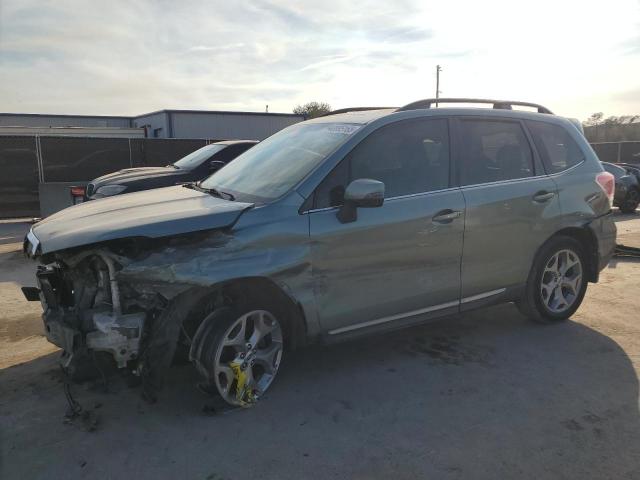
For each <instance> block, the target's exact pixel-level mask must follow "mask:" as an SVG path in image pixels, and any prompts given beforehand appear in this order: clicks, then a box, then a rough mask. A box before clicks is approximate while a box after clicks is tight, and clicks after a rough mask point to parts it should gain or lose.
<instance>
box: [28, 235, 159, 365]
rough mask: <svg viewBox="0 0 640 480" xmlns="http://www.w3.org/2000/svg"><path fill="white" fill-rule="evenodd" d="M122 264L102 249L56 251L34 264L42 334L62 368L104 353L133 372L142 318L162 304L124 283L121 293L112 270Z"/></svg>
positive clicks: (141, 328) (139, 348) (106, 250)
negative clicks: (59, 355)
mask: <svg viewBox="0 0 640 480" xmlns="http://www.w3.org/2000/svg"><path fill="white" fill-rule="evenodd" d="M127 262H128V259H126V258H124V257H120V256H118V255H117V254H115V253H113V252H112V251H110V250H109V249H107V248H101V249H92V250H87V251H84V252H81V253H78V254H75V255H56V258H55V261H54V262H52V263H49V264H47V265H45V266H40V267H38V271H37V279H38V285H39V289H40V301H41V303H42V307H43V312H44V313H43V321H44V326H45V334H46V336H47V338H48V340H49V341H50V342H51V343H53V344H55V345H57V346H58V347H60V348H62V349H63V350H64V353H63V358H62V364H63V366H64V367H66V368H72V369H73V368H74V367H75V366H77V365H78V361H80V360H82V359H83V357H86V356H87V354H88V352H90V351H94V352H107V353H109V354H110V355H111V356H112V357H113V359H114V361H115V363H116V364H117V366H118V368H125V367H129V368H130V369H131V370H132V371H137V369H138V367H139V365H138V360H139V358H140V350H141V347H142V340H143V337H144V334H145V326H146V322H147V319H148V317H149V315H153V310H154V308H153V307H154V306H155V307H156V309H159V308H160V303H161V302H160V300H159V299H151V298H148V297H145V295H140V294H138V293H137V292H135V291H133V290H131V289H127V288H126V286H124V290H125V291H126V293H127V295H123V294H122V289H121V287H120V285H119V284H118V281H117V280H116V270H117V269H119V268H121V267H122V265H123V264H124V263H127ZM150 307H151V308H150ZM150 312H151V313H150Z"/></svg>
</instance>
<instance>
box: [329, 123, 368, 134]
mask: <svg viewBox="0 0 640 480" xmlns="http://www.w3.org/2000/svg"><path fill="white" fill-rule="evenodd" d="M328 128H329V133H338V134H341V135H352V134H353V133H354V132H357V131H358V130H360V128H362V125H355V124H353V123H342V124H333V125H329V127H328Z"/></svg>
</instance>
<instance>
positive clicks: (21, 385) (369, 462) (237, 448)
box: [0, 305, 640, 479]
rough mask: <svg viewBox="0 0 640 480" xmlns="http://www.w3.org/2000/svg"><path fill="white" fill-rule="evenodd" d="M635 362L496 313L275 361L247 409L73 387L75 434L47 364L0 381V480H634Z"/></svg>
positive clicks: (510, 311)
mask: <svg viewBox="0 0 640 480" xmlns="http://www.w3.org/2000/svg"><path fill="white" fill-rule="evenodd" d="M623 338H624V341H627V339H626V337H623ZM633 346H634V345H631V346H625V348H628V349H630V350H631V351H632V352H633V351H636V352H637V343H636V344H635V347H636V350H633V348H632V347H633ZM634 355H635V354H634ZM632 359H634V360H635V361H636V362H637V361H638V356H637V355H635V356H633V357H631V358H630V357H629V355H628V354H627V353H626V352H625V349H623V348H622V347H621V346H620V345H619V344H618V343H616V342H615V341H614V340H613V339H612V338H610V337H609V336H606V335H603V334H602V333H599V332H598V331H596V330H593V329H591V328H589V327H587V326H585V325H583V324H581V323H577V322H574V321H568V322H565V323H562V324H558V325H550V326H540V325H535V324H531V323H529V322H527V321H526V320H525V319H524V318H523V317H522V316H521V315H520V314H519V313H518V312H517V310H516V309H515V308H514V307H513V306H511V305H504V306H499V307H493V308H490V309H487V310H483V311H478V312H472V313H469V314H465V315H460V316H456V317H451V318H448V319H445V320H442V321H440V322H438V323H432V324H430V325H424V326H420V327H415V328H411V329H407V330H403V331H398V332H394V333H389V334H386V335H379V336H374V337H370V338H366V339H362V340H359V341H354V342H349V343H343V344H339V345H334V346H329V347H320V346H314V347H309V348H306V349H303V350H300V351H296V352H291V353H287V354H286V358H285V361H284V362H283V366H282V371H281V373H280V375H279V377H278V379H277V380H276V382H275V383H274V385H273V387H272V389H271V390H270V391H269V392H268V393H267V394H266V395H265V396H264V398H263V399H262V400H261V401H260V402H259V403H258V405H256V406H255V407H253V408H251V409H237V410H233V411H231V412H227V413H223V412H218V413H217V414H216V413H214V412H212V411H211V410H208V411H207V412H203V407H204V406H206V405H210V404H211V400H210V399H209V398H207V397H205V396H204V395H203V394H201V393H200V392H198V391H196V389H195V388H193V387H194V384H195V383H196V382H197V381H198V377H197V375H196V374H195V372H194V370H193V369H192V368H191V367H190V366H188V365H187V366H181V367H174V368H173V369H172V370H171V371H170V373H169V378H168V382H167V388H166V389H165V390H164V391H163V393H162V395H161V397H160V400H159V402H158V403H157V404H155V405H148V404H146V403H144V402H143V401H142V400H140V397H139V390H138V389H137V388H128V387H126V386H125V385H124V383H123V382H122V381H120V380H119V379H118V378H114V379H112V380H111V381H110V385H109V393H101V392H99V391H95V389H93V390H92V388H90V387H88V386H83V387H74V393H75V395H76V398H77V399H78V400H79V401H80V402H81V403H82V404H83V405H84V406H85V408H88V409H90V410H92V411H93V412H94V413H95V414H96V415H98V416H99V417H100V418H101V424H100V425H99V428H98V430H97V431H96V432H94V433H86V432H85V431H83V430H82V429H81V428H80V427H79V426H78V425H75V426H69V425H63V424H62V414H63V412H64V408H65V401H64V396H63V394H62V385H61V383H60V378H59V376H58V374H57V367H56V363H55V358H54V356H47V357H43V358H40V359H38V360H34V361H32V362H29V363H26V364H23V365H19V366H16V367H12V368H10V369H6V370H3V371H0V391H2V392H5V393H3V394H2V397H1V401H0V414H1V416H0V419H1V426H2V430H1V431H2V437H3V438H2V444H1V448H2V454H3V456H2V458H3V459H4V460H3V464H2V468H3V470H4V474H3V478H18V477H27V478H38V477H48V478H57V477H58V476H62V477H65V478H75V477H80V476H88V477H92V478H113V477H117V476H122V475H126V476H131V475H133V474H135V475H136V476H137V477H140V478H157V477H162V478H167V477H177V476H179V477H181V478H219V479H222V478H278V479H282V478H328V477H337V478H363V479H364V478H394V479H395V478H474V479H477V478H536V479H538V478H581V479H582V478H634V476H635V478H637V475H639V474H640V459H639V457H638V452H640V416H639V412H638V376H637V373H636V369H635V368H634V365H633V362H632ZM636 366H637V365H636ZM1 471H2V470H0V472H1Z"/></svg>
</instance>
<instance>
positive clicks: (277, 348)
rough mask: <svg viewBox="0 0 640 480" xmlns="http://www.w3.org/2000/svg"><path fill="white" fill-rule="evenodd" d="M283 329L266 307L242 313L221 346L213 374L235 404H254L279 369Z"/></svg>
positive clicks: (219, 387)
mask: <svg viewBox="0 0 640 480" xmlns="http://www.w3.org/2000/svg"><path fill="white" fill-rule="evenodd" d="M282 338H283V337H282V328H281V327H280V324H279V323H278V321H277V320H276V318H275V317H274V316H273V315H272V314H271V313H269V312H267V311H266V310H254V311H251V312H249V313H246V314H244V315H242V316H241V317H240V318H238V319H237V320H236V321H235V322H233V323H232V324H231V326H230V327H229V328H228V329H227V331H226V332H225V333H224V336H223V337H222V341H221V342H220V344H219V345H218V348H217V351H216V356H215V365H214V375H215V383H216V388H217V389H218V392H219V393H220V395H221V396H222V398H223V399H224V400H225V401H226V402H227V403H230V404H232V405H243V406H244V405H248V404H251V403H254V402H255V401H256V400H257V399H258V397H259V396H260V395H262V394H263V393H264V392H265V391H266V390H267V388H269V385H271V382H273V379H274V378H275V376H276V373H277V372H278V367H279V366H280V361H281V359H282V349H283V340H282Z"/></svg>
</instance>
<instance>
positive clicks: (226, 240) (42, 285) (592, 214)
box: [24, 99, 616, 405]
mask: <svg viewBox="0 0 640 480" xmlns="http://www.w3.org/2000/svg"><path fill="white" fill-rule="evenodd" d="M439 102H440V103H441V104H444V103H456V102H464V103H482V104H488V105H489V106H490V107H492V108H468V107H464V108H431V107H432V106H433V104H434V101H433V100H423V101H418V102H415V103H412V104H409V105H406V106H404V107H402V108H384V109H381V108H380V109H364V108H359V109H351V110H345V111H336V112H332V113H331V114H329V115H326V116H324V117H321V118H316V119H313V120H310V121H306V122H302V123H299V124H296V125H293V126H291V127H289V128H286V129H285V130H282V131H280V132H279V133H277V134H275V135H273V136H272V137H270V138H269V139H267V140H265V141H263V142H262V143H260V144H258V145H256V146H255V147H254V148H252V149H250V150H248V151H247V152H245V153H243V154H242V155H241V156H239V157H238V158H237V159H236V160H234V161H233V162H232V163H230V164H228V165H227V166H225V167H224V168H222V169H221V170H219V171H218V172H216V173H215V174H213V175H212V176H210V177H209V178H207V179H206V180H204V181H202V182H199V183H193V184H188V185H183V186H173V187H167V188H162V189H156V190H151V191H145V192H139V193H131V194H125V195H119V196H117V197H114V198H106V199H102V200H98V201H95V202H90V203H87V204H81V205H77V206H74V207H71V208H68V209H66V210H63V211H62V212H59V213H57V214H55V215H52V216H51V217H49V218H47V219H46V220H44V221H42V222H40V223H38V224H36V225H34V226H33V228H32V230H31V231H30V232H29V234H28V235H27V237H26V239H25V244H24V249H25V252H26V253H27V254H28V255H29V256H31V257H37V258H38V259H39V261H40V263H41V264H42V265H41V266H40V267H39V268H38V271H37V280H38V284H39V285H38V287H31V288H25V289H24V291H25V295H26V296H27V298H29V299H31V300H40V301H41V302H42V305H43V308H44V313H43V319H44V325H45V330H46V335H47V337H48V339H49V340H50V341H51V342H53V343H54V344H56V345H58V346H60V347H61V348H62V349H63V351H64V352H63V354H62V364H63V366H64V367H65V368H66V369H67V370H68V371H70V372H79V371H81V370H82V369H86V368H89V367H90V366H91V364H92V361H93V360H92V359H94V358H95V356H96V354H98V355H102V356H106V357H108V358H109V359H111V361H113V362H114V363H115V364H117V366H119V367H121V368H126V369H129V370H130V371H132V372H133V373H134V374H136V375H140V376H141V378H142V385H143V394H144V395H145V396H146V398H148V399H150V400H153V399H154V398H155V396H156V393H157V391H158V389H159V388H160V387H161V385H162V379H163V374H164V372H165V370H166V369H167V368H168V367H169V366H170V364H171V362H172V361H173V359H174V357H175V356H176V354H177V353H180V352H184V353H185V354H188V357H189V359H190V360H191V361H192V362H193V363H194V364H195V366H196V368H197V369H198V370H199V371H200V372H201V373H202V375H203V377H204V382H203V386H204V387H205V388H206V389H208V390H209V391H211V392H215V393H217V394H219V395H220V396H221V397H222V398H223V399H224V400H225V401H226V402H228V403H230V404H233V405H248V404H251V403H253V402H255V401H256V399H257V398H259V397H260V396H261V395H262V394H264V392H265V391H266V390H267V388H268V387H269V386H270V385H271V383H272V382H273V380H274V378H275V377H276V374H277V372H278V367H279V366H280V363H281V362H282V361H286V351H287V349H288V348H295V347H298V346H301V345H304V344H306V343H309V342H316V341H320V342H333V341H338V340H343V339H347V338H353V337H356V336H360V335H365V334H369V333H373V332H381V331H386V330H389V329H397V328H402V327H406V326H408V325H414V324H416V323H421V322H425V321H428V320H432V319H435V318H439V317H443V316H446V315H450V314H455V313H458V312H462V311H467V310H471V309H475V308H478V307H483V306H487V305H490V304H496V303H503V302H515V303H516V305H517V306H518V308H519V309H520V311H521V312H522V313H523V314H524V315H526V316H527V317H529V318H531V319H532V320H535V321H537V322H546V323H549V322H557V321H561V320H565V319H567V318H569V317H570V316H571V315H572V314H573V313H574V312H575V311H576V309H577V308H578V307H579V305H580V303H581V302H582V299H583V297H584V295H585V292H586V289H587V283H588V282H596V281H597V280H598V275H599V272H600V271H601V270H602V269H603V268H604V267H605V265H606V264H607V262H608V261H609V258H610V257H611V255H612V253H613V251H614V247H615V234H616V230H615V225H614V223H613V222H612V219H611V216H610V212H611V203H612V199H613V194H614V179H613V177H612V175H611V174H609V173H606V172H604V171H603V169H602V166H601V165H600V162H599V161H598V158H597V157H596V155H595V154H594V152H593V150H592V149H591V148H590V146H589V144H588V143H587V141H586V140H585V138H584V137H583V136H582V134H581V133H580V132H579V131H578V129H577V128H576V127H575V125H573V124H572V123H571V122H570V121H568V120H567V119H564V118H561V117H558V116H555V115H553V114H552V113H551V112H550V111H549V110H547V109H546V108H544V107H542V106H539V105H535V104H529V103H525V102H505V101H493V100H491V101H489V100H470V99H440V100H439ZM514 106H517V107H522V108H533V109H534V111H533V112H531V111H522V108H521V109H520V110H514V109H513V107H514ZM287 347H288V348H287ZM283 352H284V353H283Z"/></svg>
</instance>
